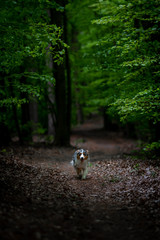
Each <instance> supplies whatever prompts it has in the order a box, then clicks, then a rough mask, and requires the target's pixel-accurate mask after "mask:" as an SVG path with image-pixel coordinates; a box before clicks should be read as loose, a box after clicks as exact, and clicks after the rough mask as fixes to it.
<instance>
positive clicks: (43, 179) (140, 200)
mask: <svg viewBox="0 0 160 240" xmlns="http://www.w3.org/2000/svg"><path fill="white" fill-rule="evenodd" d="M71 144H72V145H73V146H74V147H70V148H56V147H49V146H48V147H47V146H45V147H44V146H43V147H42V146H41V145H38V144H36V145H35V146H23V147H22V146H18V145H17V144H14V145H11V146H10V147H7V148H5V149H4V148H3V149H1V151H0V174H1V178H0V191H1V194H0V200H1V201H0V239H2V240H22V239H23V240H25V239H26V240H28V239H30V240H34V239H35V240H36V239H37V240H51V239H55V240H56V239H57V240H61V239H63V240H65V239H67V240H76V239H77V240H80V239H97V240H99V239H107V240H117V239H120V240H123V239H124V240H125V239H126V240H130V239H131V240H134V239H136V240H143V239H152V240H154V239H155V240H156V239H158V238H159V236H160V189H159V186H160V164H159V160H156V161H153V160H152V161H151V160H149V159H148V160H142V159H137V158H135V157H133V155H132V154H130V152H131V151H132V150H134V149H135V148H136V143H135V141H133V140H132V139H126V138H124V137H123V136H121V134H119V133H111V132H110V133H108V132H104V131H102V130H101V125H98V123H97V124H92V123H86V124H85V125H83V126H80V127H77V128H75V129H74V130H73V133H72V136H71ZM76 148H85V149H88V150H89V151H90V157H91V166H90V169H89V173H88V175H87V179H86V180H79V179H78V178H77V176H76V174H75V171H74V169H73V167H72V166H71V164H70V161H71V158H72V155H73V153H74V151H75V149H76Z"/></svg>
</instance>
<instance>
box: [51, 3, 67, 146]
mask: <svg viewBox="0 0 160 240" xmlns="http://www.w3.org/2000/svg"><path fill="white" fill-rule="evenodd" d="M58 3H59V4H60V5H63V1H58ZM51 20H52V23H54V24H56V25H57V26H58V27H62V28H64V13H62V12H60V11H55V10H53V9H52V10H51ZM63 40H64V35H63ZM58 50H60V49H58ZM67 61H69V58H68V57H67ZM65 76H66V74H65V62H63V63H62V64H60V65H58V64H57V63H54V77H55V80H56V86H55V103H56V125H55V139H54V144H55V145H57V146H68V145H69V144H70V109H69V108H70V106H69V105H70V99H68V96H69V95H68V94H69V92H70V89H69V88H68V87H69V86H68V84H70V80H69V79H67V81H66V78H65ZM68 100H69V101H68ZM68 111H69V112H68Z"/></svg>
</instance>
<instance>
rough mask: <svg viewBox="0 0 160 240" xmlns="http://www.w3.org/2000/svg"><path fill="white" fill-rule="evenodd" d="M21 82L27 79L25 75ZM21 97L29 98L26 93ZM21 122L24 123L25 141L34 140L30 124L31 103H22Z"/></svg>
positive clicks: (23, 82) (23, 135) (22, 133)
mask: <svg viewBox="0 0 160 240" xmlns="http://www.w3.org/2000/svg"><path fill="white" fill-rule="evenodd" d="M21 83H22V84H25V83H26V79H25V77H24V76H22V78H21ZM21 99H28V96H27V94H26V93H24V92H22V93H21ZM21 123H22V131H21V136H22V139H23V140H24V141H31V140H32V134H31V133H32V129H31V125H30V111H29V103H28V102H27V103H24V104H22V105H21Z"/></svg>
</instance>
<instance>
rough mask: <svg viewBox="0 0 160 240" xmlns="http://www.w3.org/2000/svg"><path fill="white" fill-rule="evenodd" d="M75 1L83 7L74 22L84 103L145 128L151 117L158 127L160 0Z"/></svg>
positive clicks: (77, 83) (78, 78)
mask: <svg viewBox="0 0 160 240" xmlns="http://www.w3.org/2000/svg"><path fill="white" fill-rule="evenodd" d="M76 3H77V5H76ZM76 3H74V4H73V7H74V9H72V8H70V11H71V12H72V13H73V12H75V11H77V12H78V13H79V14H77V15H76V19H75V16H74V24H73V23H72V24H73V26H74V27H75V28H76V31H79V32H78V36H76V38H77V43H76V44H75V43H74V46H78V50H79V51H78V53H77V52H76V53H74V52H73V60H74V61H75V59H78V60H79V61H78V62H76V72H77V73H76V74H75V73H73V78H74V75H75V76H76V78H75V86H76V88H78V89H79V91H78V97H77V96H76V98H80V102H81V105H82V106H83V109H84V110H85V109H86V111H87V113H90V110H91V111H98V110H101V109H105V111H106V113H107V114H108V115H110V117H111V118H114V117H116V118H120V120H121V121H122V122H124V123H128V122H133V123H135V124H136V127H137V126H138V125H140V124H141V126H138V127H139V128H141V129H143V128H144V127H143V125H144V126H147V124H148V125H149V122H152V123H154V124H155V127H156V124H158V123H159V122H160V82H159V72H160V68H159V66H160V65H159V60H160V57H159V51H160V41H159V39H160V31H159V30H160V15H159V12H160V5H159V1H158V0H154V1H146V0H130V1H126V0H114V1H111V0H104V1H103V0H102V1H94V0H93V1H87V0H86V1H83V3H80V2H79V1H78V0H77V1H76ZM79 9H81V10H79ZM84 9H85V12H86V14H85V12H84V19H83V20H82V13H81V11H83V10H84ZM82 25H83V29H82ZM74 65H75V63H73V66H74ZM77 69H78V70H77ZM86 92H87V93H86ZM82 99H83V100H82ZM86 106H87V108H86ZM137 122H138V123H139V124H137ZM152 126H153V127H154V125H152ZM155 131H156V130H155ZM152 134H153V132H152ZM152 137H153V138H154V136H152Z"/></svg>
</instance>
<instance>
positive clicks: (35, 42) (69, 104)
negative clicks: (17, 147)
mask: <svg viewBox="0 0 160 240" xmlns="http://www.w3.org/2000/svg"><path fill="white" fill-rule="evenodd" d="M0 24H1V28H0V29H1V30H0V34H1V36H0V53H1V54H0V72H1V74H0V145H1V146H3V145H8V144H9V143H10V142H11V140H13V139H14V138H15V137H18V139H19V142H20V143H21V144H23V143H31V142H32V140H33V136H34V135H39V136H45V138H46V140H47V141H48V142H50V143H52V142H53V143H54V144H55V145H57V146H68V145H69V144H70V134H71V128H72V127H73V126H75V125H77V124H82V123H83V122H84V121H85V120H86V119H88V118H92V117H93V116H95V115H100V116H102V117H103V119H104V130H108V131H121V132H123V133H124V135H125V136H127V137H134V138H136V139H139V140H140V142H141V144H142V146H143V151H145V152H152V153H153V152H154V154H155V153H156V154H157V153H158V152H159V148H160V80H159V76H160V67H159V66H160V55H159V52H160V41H159V39H160V4H159V0H152V1H147V0H130V1H126V0H106V1H105V0H104V1H103V0H83V1H80V0H74V1H67V0H66V1H65V0H64V1H62V0H57V1H54V0H14V1H12V0H5V1H1V4H0Z"/></svg>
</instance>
